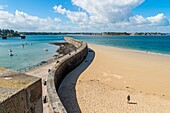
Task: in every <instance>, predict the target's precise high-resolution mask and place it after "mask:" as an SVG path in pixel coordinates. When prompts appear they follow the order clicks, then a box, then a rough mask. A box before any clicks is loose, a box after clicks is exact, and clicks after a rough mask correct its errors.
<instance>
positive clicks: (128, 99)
mask: <svg viewBox="0 0 170 113" xmlns="http://www.w3.org/2000/svg"><path fill="white" fill-rule="evenodd" d="M129 102H130V95H128V96H127V103H129Z"/></svg>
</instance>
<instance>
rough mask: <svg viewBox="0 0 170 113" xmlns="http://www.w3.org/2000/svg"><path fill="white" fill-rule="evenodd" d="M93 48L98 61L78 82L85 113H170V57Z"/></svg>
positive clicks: (102, 47) (78, 94)
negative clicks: (128, 97) (129, 97)
mask: <svg viewBox="0 0 170 113" xmlns="http://www.w3.org/2000/svg"><path fill="white" fill-rule="evenodd" d="M89 47H90V48H91V49H93V50H94V51H95V58H94V61H93V62H92V64H91V65H90V66H89V67H88V68H87V69H86V70H85V71H84V72H83V73H82V74H81V75H80V77H79V78H78V80H77V84H76V96H77V101H78V104H79V108H80V110H81V111H82V112H83V113H94V112H96V113H169V112H170V57H169V56H164V55H158V54H150V53H146V52H138V51H133V50H128V49H119V48H113V47H106V46H97V45H90V46H89ZM128 95H130V96H131V101H130V102H131V103H130V104H128V103H127V96H128Z"/></svg>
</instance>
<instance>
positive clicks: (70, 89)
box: [58, 48, 95, 113]
mask: <svg viewBox="0 0 170 113" xmlns="http://www.w3.org/2000/svg"><path fill="white" fill-rule="evenodd" d="M94 57H95V52H94V51H93V50H92V49H90V48H88V55H87V57H86V58H85V60H84V61H83V62H82V63H81V64H80V65H79V66H78V67H76V68H75V69H74V70H73V71H71V72H70V73H69V74H68V75H67V76H66V77H65V78H64V80H63V81H62V83H61V85H60V86H59V89H58V95H59V97H60V99H61V102H62V103H63V105H64V107H65V109H66V111H67V112H68V113H81V110H80V107H79V105H78V101H77V97H76V82H77V79H78V77H79V76H80V75H81V73H82V72H83V71H84V70H86V69H87V68H88V67H89V65H90V64H91V63H92V61H93V60H94Z"/></svg>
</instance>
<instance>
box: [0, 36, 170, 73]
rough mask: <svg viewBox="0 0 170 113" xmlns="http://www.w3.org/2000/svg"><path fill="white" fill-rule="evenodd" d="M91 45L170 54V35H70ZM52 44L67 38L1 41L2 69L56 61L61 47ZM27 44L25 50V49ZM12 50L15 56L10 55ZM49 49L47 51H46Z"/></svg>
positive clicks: (50, 37)
mask: <svg viewBox="0 0 170 113" xmlns="http://www.w3.org/2000/svg"><path fill="white" fill-rule="evenodd" d="M70 37H72V38H75V39H78V40H82V41H85V42H87V43H89V44H96V45H104V46H111V47H118V48H126V49H132V50H138V51H147V52H150V53H156V54H161V55H170V36H70ZM51 42H64V36H49V35H43V36H37V35H35V36H26V39H20V38H8V39H7V40H2V39H0V67H5V68H9V69H12V70H16V71H20V70H24V69H26V68H31V67H34V66H36V65H37V64H40V63H41V62H42V61H45V60H48V59H51V58H53V56H54V55H55V54H56V50H57V49H58V48H59V47H58V46H55V45H52V44H49V43H51ZM22 45H24V47H23V46H22ZM9 49H11V50H12V53H13V56H10V55H9ZM44 49H48V51H44Z"/></svg>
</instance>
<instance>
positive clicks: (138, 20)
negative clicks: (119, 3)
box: [130, 13, 169, 26]
mask: <svg viewBox="0 0 170 113" xmlns="http://www.w3.org/2000/svg"><path fill="white" fill-rule="evenodd" d="M130 22H131V23H132V24H137V25H146V24H147V25H151V26H168V25H169V21H168V19H167V18H166V16H165V15H164V14H162V13H161V14H158V15H156V16H151V17H147V18H144V17H143V16H141V15H136V16H133V17H130Z"/></svg>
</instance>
